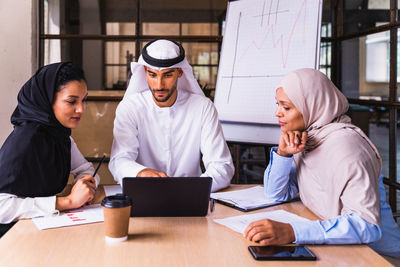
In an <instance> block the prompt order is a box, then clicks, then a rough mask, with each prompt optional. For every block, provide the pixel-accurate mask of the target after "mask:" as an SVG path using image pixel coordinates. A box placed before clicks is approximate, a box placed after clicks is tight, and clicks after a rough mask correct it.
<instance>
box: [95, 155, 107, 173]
mask: <svg viewBox="0 0 400 267" xmlns="http://www.w3.org/2000/svg"><path fill="white" fill-rule="evenodd" d="M105 157H106V155H104V156H103V157H102V158H101V160H100V163H99V165H97V168H96V170H95V171H94V173H93V177H94V176H95V175H96V174H97V171H98V170H99V169H100V166H101V164H102V163H103V160H104V159H105Z"/></svg>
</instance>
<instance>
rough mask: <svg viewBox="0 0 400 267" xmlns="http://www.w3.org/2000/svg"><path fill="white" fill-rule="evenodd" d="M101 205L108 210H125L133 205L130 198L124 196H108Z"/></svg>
mask: <svg viewBox="0 0 400 267" xmlns="http://www.w3.org/2000/svg"><path fill="white" fill-rule="evenodd" d="M101 205H102V206H103V207H106V208H124V207H128V206H131V205H132V200H131V198H130V197H128V196H125V195H123V194H116V195H112V196H107V197H105V198H104V199H103V201H101Z"/></svg>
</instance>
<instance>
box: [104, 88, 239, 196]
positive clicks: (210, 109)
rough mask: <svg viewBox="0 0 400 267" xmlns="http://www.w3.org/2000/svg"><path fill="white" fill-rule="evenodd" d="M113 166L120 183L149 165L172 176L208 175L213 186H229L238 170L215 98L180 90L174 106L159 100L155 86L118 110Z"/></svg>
mask: <svg viewBox="0 0 400 267" xmlns="http://www.w3.org/2000/svg"><path fill="white" fill-rule="evenodd" d="M201 154H202V155H203V163H204V166H205V168H206V171H205V172H204V173H202V172H201V168H200V160H201V159H200V157H201ZM109 168H110V171H111V173H112V175H113V176H114V179H115V181H117V182H118V183H119V184H122V179H123V178H124V177H136V176H137V174H138V173H139V172H140V171H141V170H143V169H145V168H151V169H154V170H157V171H162V172H165V173H166V174H167V175H168V176H170V177H197V176H208V177H211V178H212V179H213V182H212V187H211V191H213V192H214V191H217V190H219V189H222V188H224V187H227V186H228V185H229V184H230V181H231V178H232V176H233V173H234V167H233V163H232V157H231V154H230V152H229V149H228V146H227V145H226V142H225V138H224V135H223V133H222V128H221V125H220V123H219V121H218V114H217V111H216V109H215V107H214V104H213V103H212V102H211V101H210V100H209V99H208V98H206V97H204V96H200V95H196V94H190V93H188V92H185V91H181V90H179V91H178V97H177V100H176V101H175V103H174V104H173V105H172V106H171V107H159V106H157V105H156V103H155V102H154V100H153V97H152V94H151V92H150V90H146V91H144V92H141V93H136V94H132V95H129V96H128V97H124V99H123V100H122V101H121V102H120V104H119V105H118V108H117V111H116V117H115V121H114V141H113V146H112V149H111V159H110V164H109Z"/></svg>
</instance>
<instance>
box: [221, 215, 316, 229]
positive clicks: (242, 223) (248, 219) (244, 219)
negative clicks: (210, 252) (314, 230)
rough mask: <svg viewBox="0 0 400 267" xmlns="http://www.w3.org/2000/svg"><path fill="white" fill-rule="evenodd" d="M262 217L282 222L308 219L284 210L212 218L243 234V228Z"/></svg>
mask: <svg viewBox="0 0 400 267" xmlns="http://www.w3.org/2000/svg"><path fill="white" fill-rule="evenodd" d="M262 219H270V220H274V221H278V222H283V223H290V222H301V221H309V220H308V219H306V218H303V217H300V216H298V215H296V214H293V213H291V212H288V211H285V210H273V211H265V212H258V213H253V214H248V215H239V216H233V217H228V218H224V219H214V221H215V222H216V223H219V224H222V225H224V226H226V227H229V228H231V229H232V230H234V231H236V232H238V233H241V234H244V230H246V227H247V226H248V225H249V224H250V223H252V222H254V221H258V220H262Z"/></svg>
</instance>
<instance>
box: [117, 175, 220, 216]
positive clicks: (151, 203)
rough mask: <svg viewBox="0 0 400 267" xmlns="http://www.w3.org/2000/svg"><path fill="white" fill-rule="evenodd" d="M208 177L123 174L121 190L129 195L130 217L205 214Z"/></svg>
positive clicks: (209, 187) (208, 189)
mask: <svg viewBox="0 0 400 267" xmlns="http://www.w3.org/2000/svg"><path fill="white" fill-rule="evenodd" d="M211 183H212V178H211V177H167V178H160V177H152V178H150V177H146V178H139V177H125V178H123V180H122V192H123V193H124V194H125V195H127V196H129V197H131V198H132V208H131V217H183V216H206V215H207V211H208V203H209V200H210V192H211Z"/></svg>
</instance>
